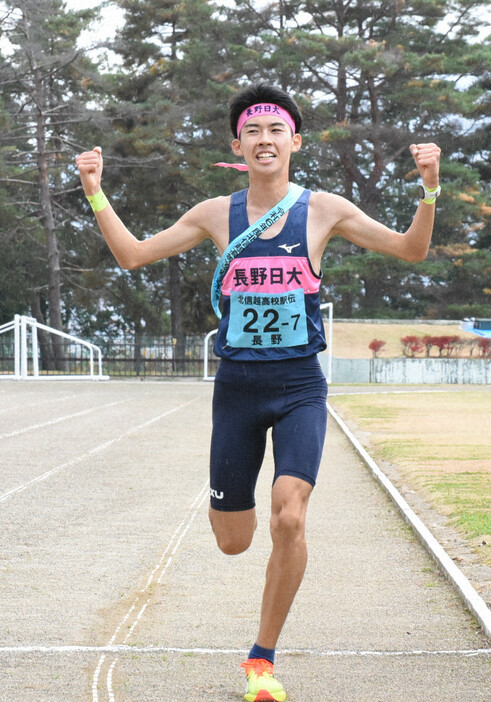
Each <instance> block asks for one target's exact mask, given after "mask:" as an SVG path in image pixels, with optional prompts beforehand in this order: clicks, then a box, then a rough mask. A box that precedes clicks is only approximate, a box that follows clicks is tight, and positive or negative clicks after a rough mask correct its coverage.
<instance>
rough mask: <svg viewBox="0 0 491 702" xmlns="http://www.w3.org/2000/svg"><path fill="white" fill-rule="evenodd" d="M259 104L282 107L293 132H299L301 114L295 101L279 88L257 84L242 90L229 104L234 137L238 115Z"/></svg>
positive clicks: (236, 135) (235, 135)
mask: <svg viewBox="0 0 491 702" xmlns="http://www.w3.org/2000/svg"><path fill="white" fill-rule="evenodd" d="M260 102H271V103H273V104H275V105H278V106H279V107H282V108H283V109H284V110H286V111H287V112H288V114H289V115H290V116H291V118H292V119H293V121H294V122H295V131H296V132H297V133H298V132H299V131H300V130H301V128H302V121H303V119H302V113H301V112H300V108H299V107H298V105H297V103H296V102H295V100H294V99H293V98H292V97H290V95H288V93H286V92H285V91H284V90H282V89H281V88H277V87H276V86H274V85H267V83H258V84H257V85H251V86H250V87H249V88H245V90H242V91H241V92H240V93H238V94H237V95H236V96H235V97H234V98H233V100H232V102H231V103H230V128H231V130H232V134H233V135H234V137H238V136H239V135H238V134H237V122H238V121H239V117H240V115H241V114H242V113H243V112H244V110H246V109H247V108H248V107H251V105H257V104H258V103H260Z"/></svg>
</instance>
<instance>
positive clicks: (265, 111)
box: [237, 102, 295, 136]
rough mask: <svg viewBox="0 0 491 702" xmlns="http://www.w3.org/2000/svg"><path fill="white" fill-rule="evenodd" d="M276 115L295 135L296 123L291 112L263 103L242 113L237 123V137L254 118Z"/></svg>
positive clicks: (252, 106)
mask: <svg viewBox="0 0 491 702" xmlns="http://www.w3.org/2000/svg"><path fill="white" fill-rule="evenodd" d="M275 115H276V116H277V117H280V119H282V120H284V121H285V122H286V123H287V124H288V126H289V127H290V128H291V130H292V132H293V133H294V134H295V122H294V120H293V118H292V116H291V115H290V113H289V112H287V111H286V110H284V109H283V108H282V107H280V106H279V105H274V104H273V103H270V102H261V103H258V104H257V105H251V107H248V108H247V109H245V110H244V112H242V114H241V115H240V117H239V119H238V121H237V136H239V135H240V132H241V129H242V127H243V126H244V124H245V123H246V122H247V121H248V120H250V119H252V118H253V117H274V116H275Z"/></svg>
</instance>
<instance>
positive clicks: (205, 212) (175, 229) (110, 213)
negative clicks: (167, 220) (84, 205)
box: [77, 147, 226, 269]
mask: <svg viewBox="0 0 491 702" xmlns="http://www.w3.org/2000/svg"><path fill="white" fill-rule="evenodd" d="M77 166H78V169H79V172H80V179H81V181H82V186H83V188H84V192H85V194H86V195H95V194H96V193H97V192H99V191H100V189H101V176H102V167H103V166H102V154H101V150H100V148H99V147H96V148H95V149H94V150H93V151H87V152H84V153H83V154H80V155H79V156H78V157H77ZM224 200H226V198H217V199H215V200H207V201H205V202H202V203H200V204H199V205H196V206H195V207H193V208H192V209H191V210H189V212H187V213H186V214H184V215H183V216H182V217H181V218H180V219H179V220H178V221H177V222H176V223H175V224H173V225H172V226H171V227H169V228H168V229H164V230H162V231H160V232H158V234H155V235H154V236H152V237H150V238H148V239H144V240H142V241H140V240H139V239H137V238H136V237H134V236H133V234H132V233H131V232H130V231H129V230H128V229H127V228H126V226H125V225H124V224H123V222H122V221H121V219H120V218H119V217H118V215H117V214H116V212H115V211H114V210H113V208H112V207H111V205H110V204H109V205H107V206H106V207H104V209H103V210H101V211H100V212H96V213H95V216H96V219H97V223H98V225H99V228H100V230H101V232H102V235H103V236H104V239H105V240H106V242H107V244H108V246H109V248H110V249H111V251H112V253H113V255H114V257H115V258H116V260H117V262H118V263H119V265H120V266H121V267H122V268H127V269H133V268H139V267H141V266H144V265H145V264H147V263H152V262H154V261H159V260H161V259H162V258H168V257H169V256H175V255H176V254H179V253H183V252H184V251H188V250H189V249H191V248H193V247H194V246H196V245H197V244H200V243H201V242H202V241H204V239H206V238H208V237H210V238H212V239H213V240H214V242H215V244H216V245H217V246H218V248H219V249H221V248H224V246H222V242H221V238H223V235H222V237H220V232H223V225H222V222H221V218H222V212H224V211H225V209H224V207H223V202H222V201H224ZM211 223H214V224H215V225H216V227H217V231H218V232H219V234H218V235H216V234H215V232H212V231H211V228H212V225H211Z"/></svg>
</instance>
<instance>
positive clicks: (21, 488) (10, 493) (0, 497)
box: [0, 400, 194, 502]
mask: <svg viewBox="0 0 491 702" xmlns="http://www.w3.org/2000/svg"><path fill="white" fill-rule="evenodd" d="M192 402H194V400H189V401H188V402H184V403H183V404H181V405H178V406H177V407H173V408H172V409H170V410H167V411H166V412H163V413H162V414H159V415H157V416H156V417H152V419H149V420H148V421H146V422H143V424H139V425H138V426H135V427H132V428H131V429H128V431H125V432H124V433H123V434H120V435H119V436H116V437H115V438H114V439H110V440H109V441H106V442H104V443H103V444H99V446H96V447H95V448H92V449H90V451H86V452H85V453H83V454H81V455H80V456H76V457H75V458H72V459H71V460H70V461H66V462H65V463H61V464H60V465H59V466H56V467H55V468H51V470H48V471H46V472H45V473H42V474H41V475H38V476H37V477H36V478H32V480H29V481H27V482H26V483H24V484H23V485H18V486H17V487H15V488H12V490H8V492H4V493H3V494H2V495H0V502H5V500H7V499H8V498H9V497H12V496H13V495H16V494H18V493H20V492H23V491H24V490H26V489H27V488H28V487H30V486H31V485H34V484H35V483H39V482H42V481H43V480H47V479H48V478H49V477H51V476H52V475H54V474H55V473H58V472H59V471H61V470H63V469H64V468H69V467H70V466H74V465H76V464H77V463H81V462H82V461H84V460H86V459H87V458H89V457H90V456H93V455H94V454H96V453H99V452H100V451H105V450H106V449H107V448H109V446H112V445H113V444H115V443H117V442H118V441H121V440H122V439H124V438H126V437H127V436H129V435H130V434H132V433H133V432H135V431H139V430H140V429H144V428H145V427H148V426H149V425H150V424H153V423H154V422H158V421H159V420H160V419H163V418H164V417H167V416H168V415H169V414H172V413H173V412H178V411H179V410H180V409H182V408H183V407H187V405H190V404H191V403H192Z"/></svg>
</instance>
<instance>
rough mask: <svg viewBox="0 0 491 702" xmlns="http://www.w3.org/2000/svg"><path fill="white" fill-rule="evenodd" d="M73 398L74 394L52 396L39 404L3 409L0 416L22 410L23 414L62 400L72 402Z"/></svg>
mask: <svg viewBox="0 0 491 702" xmlns="http://www.w3.org/2000/svg"><path fill="white" fill-rule="evenodd" d="M74 397H77V394H76V393H74V394H73V395H62V396H61V397H56V396H53V397H50V398H49V399H47V400H40V401H39V402H34V403H30V402H29V404H26V403H24V404H23V405H14V406H13V407H6V408H5V409H0V414H4V413H5V412H16V411H17V410H22V411H23V412H25V411H26V410H30V409H34V408H36V407H41V405H49V404H53V403H58V402H63V400H72V399H73V398H74ZM26 400H27V398H26Z"/></svg>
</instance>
